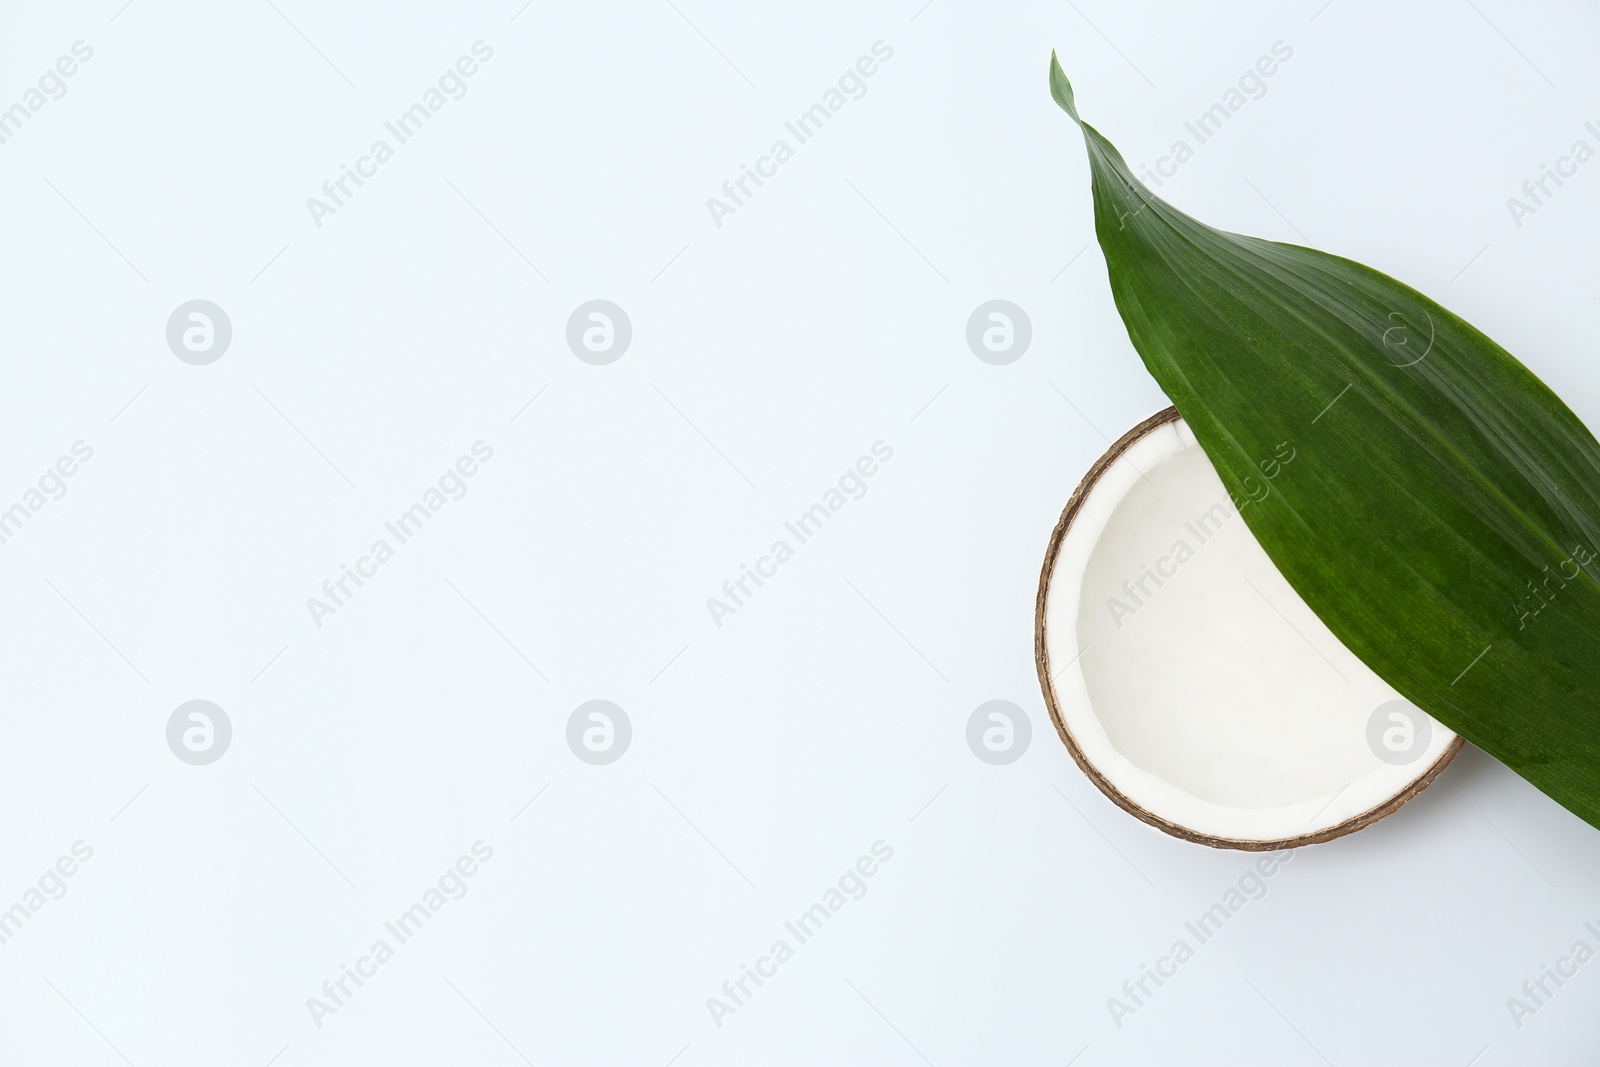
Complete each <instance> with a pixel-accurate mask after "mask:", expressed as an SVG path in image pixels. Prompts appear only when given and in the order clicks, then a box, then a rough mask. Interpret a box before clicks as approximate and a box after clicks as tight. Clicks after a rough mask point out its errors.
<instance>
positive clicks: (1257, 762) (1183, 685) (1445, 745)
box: [1039, 420, 1459, 848]
mask: <svg viewBox="0 0 1600 1067" xmlns="http://www.w3.org/2000/svg"><path fill="white" fill-rule="evenodd" d="M1130 436H1132V435H1130ZM1291 448H1292V446H1286V447H1285V448H1284V449H1283V454H1284V455H1290V454H1291ZM1113 452H1115V449H1114V450H1113ZM1263 458H1264V459H1266V460H1268V465H1267V468H1266V469H1267V470H1271V471H1272V472H1273V473H1274V476H1275V478H1293V477H1294V476H1295V470H1294V461H1293V460H1292V459H1291V460H1290V461H1289V462H1288V463H1287V464H1283V463H1281V461H1280V462H1278V463H1277V465H1276V466H1274V461H1277V460H1279V457H1263ZM1301 462H1308V461H1307V460H1305V459H1304V458H1302V459H1301ZM1272 483H1273V479H1269V478H1267V477H1265V476H1263V478H1262V479H1261V480H1260V483H1259V487H1258V488H1257V490H1256V492H1257V493H1263V492H1264V493H1265V495H1264V496H1263V498H1262V499H1261V500H1259V501H1257V502H1249V503H1245V504H1244V507H1246V508H1249V507H1271V506H1273V504H1274V503H1275V502H1274V501H1273V500H1272V499H1271V493H1272V492H1275V490H1274V489H1273V487H1272ZM1069 510H1070V509H1069ZM1052 545H1053V551H1054V552H1055V556H1054V559H1055V565H1054V567H1053V569H1051V568H1049V566H1048V563H1047V577H1046V579H1045V583H1044V586H1043V589H1042V593H1041V612H1040V619H1039V622H1040V624H1041V625H1042V628H1043V632H1042V635H1041V638H1042V640H1041V651H1042V653H1043V656H1042V660H1041V675H1042V676H1044V677H1045V678H1046V681H1045V689H1046V697H1047V699H1048V700H1049V702H1050V704H1051V709H1052V713H1053V714H1054V715H1056V716H1057V717H1058V720H1059V721H1058V727H1059V728H1060V729H1061V730H1062V733H1063V737H1064V739H1066V740H1067V742H1068V745H1069V748H1071V747H1074V746H1075V747H1076V750H1077V751H1076V752H1075V753H1074V755H1075V757H1076V758H1078V759H1079V761H1080V763H1083V764H1087V766H1085V768H1084V769H1085V770H1086V771H1088V772H1089V773H1090V776H1091V777H1092V778H1096V779H1097V784H1098V785H1100V787H1101V788H1102V789H1103V790H1105V791H1106V792H1107V794H1108V795H1110V796H1111V797H1112V798H1113V799H1114V800H1116V801H1117V802H1118V803H1119V804H1122V805H1123V806H1124V807H1126V808H1129V810H1133V811H1134V812H1135V814H1140V815H1141V817H1147V818H1148V821H1152V822H1155V823H1156V824H1157V825H1161V826H1162V828H1164V829H1167V830H1168V831H1169V832H1173V833H1177V834H1179V835H1180V836H1184V837H1190V838H1191V839H1197V840H1202V841H1203V842H1204V843H1207V844H1213V845H1219V846H1234V847H1246V848H1249V847H1256V848H1260V847H1267V845H1268V843H1280V844H1281V843H1290V842H1294V843H1302V842H1303V839H1306V838H1308V837H1318V835H1321V836H1320V838H1318V839H1326V838H1327V837H1329V836H1337V835H1338V834H1339V833H1345V832H1348V831H1349V830H1351V829H1357V828H1359V827H1360V826H1362V825H1365V824H1366V822H1369V821H1372V820H1373V819H1375V818H1377V817H1380V816H1381V815H1384V814H1387V813H1388V812H1389V811H1392V810H1394V808H1395V807H1398V806H1399V804H1400V803H1403V802H1404V801H1405V800H1406V799H1409V797H1410V796H1411V795H1413V794H1414V793H1415V792H1416V791H1417V790H1418V789H1419V788H1421V786H1422V785H1424V784H1426V783H1427V782H1428V781H1430V780H1431V779H1432V776H1433V775H1434V774H1436V773H1438V770H1439V769H1442V766H1443V764H1444V763H1446V762H1448V760H1449V758H1450V757H1451V756H1453V755H1454V753H1455V751H1456V749H1457V748H1459V742H1458V740H1457V738H1456V735H1455V734H1453V733H1452V732H1451V731H1449V730H1447V729H1445V728H1444V727H1443V726H1442V725H1441V724H1439V723H1438V722H1437V721H1435V720H1433V719H1431V718H1430V717H1429V716H1427V715H1425V714H1424V713H1423V712H1421V711H1420V710H1418V709H1416V708H1415V707H1414V706H1412V705H1409V704H1405V703H1404V702H1403V701H1402V699H1401V697H1400V696H1399V694H1398V693H1396V692H1395V690H1394V689H1393V688H1391V687H1390V686H1389V685H1388V684H1387V683H1385V682H1384V681H1383V680H1382V679H1380V678H1379V677H1378V676H1377V675H1376V674H1374V673H1373V672H1372V671H1371V670H1370V669H1368V668H1367V667H1366V666H1365V665H1364V664H1362V663H1361V661H1360V660H1358V659H1357V658H1356V657H1355V656H1354V654H1352V653H1351V652H1350V651H1349V650H1348V649H1346V648H1345V647H1344V645H1343V644H1342V643H1340V641H1339V639H1338V638H1336V637H1335V636H1334V635H1333V633H1332V632H1331V631H1329V630H1328V628H1327V627H1326V626H1325V625H1323V623H1322V622H1321V620H1319V619H1318V618H1317V616H1316V615H1315V614H1313V613H1312V611H1311V609H1310V608H1309V607H1307V606H1306V604H1305V602H1304V601H1303V600H1301V599H1300V597H1299V595H1298V594H1296V593H1295V591H1294V590H1293V589H1292V588H1291V587H1290V585H1289V583H1288V582H1287V581H1286V580H1285V579H1284V577H1283V576H1282V575H1281V574H1280V573H1279V572H1278V570H1277V568H1276V567H1274V566H1273V564H1272V562H1271V560H1269V559H1268V558H1267V555H1266V553H1265V552H1264V551H1263V550H1262V548H1261V546H1260V544H1259V543H1258V542H1257V541H1256V539H1255V537H1254V535H1252V534H1251V532H1250V530H1249V528H1248V527H1247V526H1246V525H1245V520H1244V518H1243V516H1242V515H1241V513H1240V510H1239V509H1238V508H1236V507H1235V506H1234V505H1233V504H1232V503H1231V502H1230V499H1229V496H1228V492H1227V490H1226V489H1225V488H1224V487H1223V484H1222V481H1221V479H1220V478H1219V477H1218V475H1217V472H1216V469H1215V468H1214V467H1213V466H1212V465H1211V461H1210V460H1209V459H1208V458H1207V457H1206V454H1205V452H1204V451H1203V450H1202V449H1201V448H1200V447H1199V445H1198V444H1197V442H1196V441H1195V438H1194V435H1193V433H1192V432H1191V431H1190V430H1189V428H1188V426H1187V425H1186V424H1185V423H1184V422H1183V421H1182V420H1176V421H1168V422H1166V423H1165V424H1164V425H1158V426H1155V427H1154V428H1153V429H1149V430H1147V431H1146V432H1144V434H1143V435H1142V436H1140V437H1138V438H1137V440H1135V441H1134V442H1133V444H1132V445H1131V447H1128V448H1127V450H1126V451H1124V452H1123V453H1122V454H1121V455H1120V456H1118V457H1117V458H1115V459H1114V460H1112V461H1111V462H1110V464H1109V466H1107V467H1106V468H1105V469H1104V470H1103V471H1102V472H1101V473H1100V476H1099V478H1098V480H1097V481H1095V482H1094V483H1093V485H1092V487H1089V488H1088V489H1087V493H1086V495H1082V496H1081V497H1080V500H1079V506H1078V509H1077V511H1076V514H1075V515H1072V516H1071V517H1070V523H1069V525H1068V526H1067V528H1066V531H1065V533H1064V534H1063V535H1061V536H1059V538H1058V539H1057V540H1056V541H1053V542H1052ZM1395 702H1399V703H1395ZM1386 706H1389V707H1388V708H1387V709H1386V710H1385V711H1384V712H1382V713H1381V714H1380V713H1379V709H1385V707H1386ZM1397 710H1399V711H1400V712H1401V717H1399V718H1395V717H1394V712H1395V711H1397ZM1407 712H1408V713H1409V718H1408V717H1407ZM1375 719H1377V720H1378V727H1377V728H1374V727H1373V725H1372V724H1373V722H1374V720H1375ZM1375 730H1376V732H1375ZM1374 737H1376V738H1378V740H1376V741H1374V740H1373V738H1374ZM1380 749H1387V751H1388V755H1387V757H1386V758H1380V755H1379V754H1378V753H1379V750H1380Z"/></svg>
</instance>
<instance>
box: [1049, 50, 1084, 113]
mask: <svg viewBox="0 0 1600 1067" xmlns="http://www.w3.org/2000/svg"><path fill="white" fill-rule="evenodd" d="M1050 95H1051V96H1053V97H1054V98H1055V101H1056V103H1058V104H1060V105H1061V110H1062V111H1065V112H1066V113H1067V114H1069V115H1071V116H1072V118H1073V121H1075V122H1081V121H1082V120H1081V119H1079V118H1078V105H1077V103H1076V102H1075V101H1074V100H1073V97H1072V83H1071V82H1070V81H1068V80H1067V74H1066V71H1064V70H1062V69H1061V61H1060V60H1059V59H1057V58H1056V53H1055V50H1054V49H1052V50H1051V52H1050Z"/></svg>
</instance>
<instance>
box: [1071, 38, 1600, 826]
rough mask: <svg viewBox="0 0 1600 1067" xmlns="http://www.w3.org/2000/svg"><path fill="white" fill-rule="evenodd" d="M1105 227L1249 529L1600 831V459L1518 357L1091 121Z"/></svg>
mask: <svg viewBox="0 0 1600 1067" xmlns="http://www.w3.org/2000/svg"><path fill="white" fill-rule="evenodd" d="M1050 91H1051V95H1053V96H1054V97H1055V99H1056V102H1057V103H1058V104H1060V105H1061V107H1062V108H1063V109H1064V110H1065V111H1066V112H1067V114H1069V115H1071V116H1072V118H1073V120H1074V121H1076V122H1077V123H1078V125H1079V126H1080V127H1081V128H1082V131H1083V136H1084V140H1085V142H1086V144H1087V146H1088V150H1089V161H1090V165H1091V170H1092V172H1093V187H1094V212H1095V232H1096V235H1097V237H1098V239H1099V242H1100V247H1101V249H1102V250H1103V252H1104V253H1105V259H1106V264H1107V267H1108V270H1109V272H1110V277H1111V289H1112V293H1113V295H1114V297H1115V299H1116V303H1117V308H1118V310H1119V311H1120V312H1121V314H1122V318H1123V321H1124V323H1126V325H1127V328H1128V335H1129V337H1130V338H1131V339H1132V341H1133V345H1134V347H1135V348H1136V349H1137V350H1138V352H1139V355H1140V356H1141V357H1142V358H1143V360H1144V363H1145V366H1146V367H1147V368H1148V369H1149V371H1150V373H1151V374H1152V375H1154V377H1155V379H1156V381H1157V382H1159V383H1160V385H1161V387H1162V389H1163V390H1165V391H1166V393H1167V395H1168V396H1170V397H1171V398H1172V400H1173V402H1174V403H1175V404H1177V406H1178V410H1179V411H1180V412H1181V413H1182V414H1183V416H1184V418H1185V419H1186V420H1187V421H1188V423H1189V425H1190V426H1191V427H1192V428H1193V430H1194V433H1195V436H1196V437H1197V438H1198V440H1199V442H1200V444H1201V446H1202V447H1203V448H1204V449H1205V451H1206V454H1207V455H1208V456H1209V457H1210V458H1211V461H1212V462H1213V463H1214V464H1215V466H1216V468H1217V471H1218V472H1219V473H1220V474H1221V476H1222V480H1223V483H1224V484H1225V485H1226V486H1227V487H1228V490H1229V491H1230V493H1232V494H1234V496H1235V499H1237V500H1241V501H1242V500H1245V499H1247V498H1250V497H1252V496H1256V495H1259V494H1260V493H1261V491H1262V490H1263V488H1264V487H1266V482H1265V479H1264V478H1263V477H1262V471H1261V470H1260V469H1258V466H1257V465H1258V463H1260V462H1262V461H1265V460H1269V459H1270V458H1271V457H1272V456H1273V455H1274V451H1275V449H1276V448H1277V447H1278V446H1279V444H1280V443H1283V442H1288V443H1289V444H1291V445H1292V446H1293V447H1294V448H1295V449H1296V453H1297V455H1296V459H1295V463H1294V466H1293V467H1292V468H1289V469H1287V470H1285V471H1284V472H1283V473H1282V474H1281V475H1280V476H1279V477H1277V478H1276V479H1274V480H1273V481H1272V482H1271V483H1270V495H1268V496H1266V497H1265V498H1264V499H1262V500H1261V502H1260V503H1257V504H1252V505H1250V506H1248V507H1245V508H1244V509H1243V511H1242V514H1243V517H1244V518H1245V521H1246V523H1247V525H1248V526H1249V527H1250V529H1251V531H1252V532H1253V533H1254V534H1255V536H1256V538H1257V539H1258V540H1259V541H1260V542H1261V545H1262V547H1263V548H1264V549H1265V550H1266V552H1267V555H1268V556H1269V557H1270V558H1271V559H1272V560H1273V562H1274V563H1275V564H1276V565H1277V566H1278V568H1279V570H1281V571H1282V572H1283V574H1284V576H1285V577H1286V578H1287V579H1288V580H1289V583H1290V584H1291V585H1292V586H1294V588H1295V590H1296V591H1298V592H1299V594H1300V595H1301V596H1302V597H1303V598H1304V599H1305V601H1306V603H1307V604H1309V605H1310V607H1311V608H1312V610H1313V611H1315V612H1316V613H1317V615H1319V616H1320V617H1321V618H1322V620H1323V621H1324V622H1325V623H1327V625H1328V627H1329V629H1331V630H1332V631H1333V632H1334V633H1335V634H1336V635H1338V637H1339V638H1340V640H1342V641H1343V642H1344V643H1345V645H1346V646H1348V647H1349V648H1350V650H1351V651H1352V652H1354V653H1355V654H1356V655H1357V656H1359V657H1360V658H1361V659H1362V660H1363V661H1365V662H1366V663H1367V664H1368V666H1370V667H1371V668H1372V669H1373V670H1374V671H1375V672H1376V673H1377V674H1378V675H1380V676H1381V677H1382V678H1384V680H1386V681H1387V682H1389V684H1390V685H1392V686H1394V687H1395V688H1396V689H1397V690H1399V691H1400V693H1402V694H1403V695H1404V696H1405V697H1406V698H1407V699H1409V700H1411V701H1412V702H1413V703H1415V704H1417V705H1418V706H1419V707H1421V708H1423V709H1424V710H1426V711H1428V712H1429V713H1430V714H1432V715H1433V716H1434V717H1435V718H1437V719H1438V720H1439V721H1441V722H1443V723H1444V724H1445V725H1447V726H1449V727H1450V728H1451V729H1453V730H1455V731H1457V732H1458V733H1460V734H1462V735H1464V736H1465V737H1466V738H1467V739H1468V740H1470V741H1472V742H1473V743H1474V744H1476V745H1478V746H1480V747H1481V748H1483V749H1485V750H1487V751H1488V752H1490V753H1491V754H1493V755H1494V756H1496V757H1498V758H1499V759H1501V760H1502V761H1504V762H1505V763H1507V764H1508V765H1510V766H1511V767H1512V768H1513V769H1514V770H1516V771H1517V772H1518V773H1519V774H1521V775H1522V776H1523V777H1525V778H1527V779H1528V780H1529V781H1530V782H1532V783H1533V784H1534V785H1535V786H1537V787H1538V788H1539V789H1541V790H1543V791H1544V792H1545V793H1546V794H1548V795H1549V796H1550V797H1552V798H1553V799H1555V800H1556V801H1557V802H1559V803H1560V804H1562V805H1564V806H1565V807H1567V808H1568V809H1569V810H1571V811H1572V812H1574V813H1575V814H1577V815H1578V816H1579V817H1581V818H1583V819H1584V820H1586V821H1587V822H1589V823H1590V824H1591V825H1595V826H1600V581H1597V580H1600V445H1597V444H1596V442H1595V439H1594V436H1593V435H1592V434H1591V433H1590V432H1589V431H1588V429H1587V428H1586V427H1585V426H1584V425H1583V423H1582V422H1580V421H1579V420H1578V418H1577V416H1575V415H1574V414H1573V413H1572V412H1571V411H1570V410H1569V409H1568V408H1567V406H1566V405H1565V404H1563V403H1562V402H1561V399H1560V398H1559V397H1557V396H1556V395H1555V393H1553V392H1552V391H1551V390H1550V389H1549V388H1548V387H1547V386H1546V385H1545V384H1544V383H1543V382H1541V381H1540V380H1539V379H1538V378H1537V377H1535V376H1534V374H1533V373H1532V372H1531V371H1529V370H1528V368H1526V367H1524V366H1523V365H1522V364H1521V363H1519V362H1518V361H1517V360H1516V359H1515V358H1514V357H1513V356H1512V355H1511V354H1510V353H1508V352H1506V351H1505V349H1503V348H1501V347H1500V346H1499V345H1497V344H1495V343H1494V342H1493V341H1491V340H1490V339H1489V338H1487V337H1485V336H1484V335H1483V334H1482V333H1480V332H1479V331H1478V330H1477V329H1475V328H1474V327H1473V326H1472V325H1471V324H1470V323H1468V322H1466V321H1464V320H1462V319H1461V318H1459V317H1457V316H1456V315H1454V314H1452V313H1451V312H1449V311H1447V310H1446V309H1444V308H1442V307H1440V306H1439V305H1438V304H1436V303H1434V302H1433V301H1432V300H1430V299H1428V298H1427V297H1426V296H1423V295H1422V294H1421V293H1419V292H1417V291H1416V290H1414V289H1412V288H1410V287H1409V286H1406V285H1403V284H1401V283H1400V282H1397V281H1395V280H1394V279H1393V278H1390V277H1388V276H1387V275H1384V274H1381V273H1379V272H1378V271H1375V270H1373V269H1371V268H1370V267H1366V266H1363V265H1362V264H1360V263H1355V262H1352V261H1350V260H1348V259H1341V258H1340V257H1338V256H1332V255H1328V254H1327V253H1324V252H1319V251H1316V250H1315V249H1310V248H1302V247H1299V246H1297V245H1287V244H1279V243H1276V242H1273V241H1264V240H1260V239H1258V238H1254V237H1245V236H1241V235H1239V234H1233V233H1225V232H1223V231H1221V230H1216V229H1213V228H1212V227H1210V226H1206V225H1204V224H1203V223H1200V222H1197V221H1195V220H1194V219H1192V218H1190V217H1189V216H1187V215H1185V214H1183V213H1182V212H1181V211H1178V210H1177V209H1175V208H1173V207H1172V206H1171V205H1169V204H1167V203H1165V202H1164V201H1162V200H1161V199H1160V198H1158V197H1156V196H1155V195H1154V194H1152V193H1151V192H1150V191H1149V190H1148V189H1146V188H1145V187H1144V185H1142V184H1141V183H1140V182H1139V181H1138V179H1136V178H1135V177H1134V176H1133V173H1132V172H1131V171H1130V170H1129V168H1128V166H1127V164H1126V163H1125V162H1124V161H1123V158H1122V156H1121V155H1120V154H1119V153H1118V152H1117V150H1116V148H1115V147H1113V146H1112V144H1111V142H1110V141H1108V140H1106V139H1105V138H1104V137H1103V136H1101V134H1100V133H1099V132H1098V131H1096V130H1095V129H1094V128H1093V127H1092V126H1090V125H1088V124H1087V123H1085V122H1083V121H1082V120H1081V119H1079V117H1078V113H1077V108H1076V106H1075V104H1074V101H1073V94H1072V86H1071V84H1070V83H1069V82H1068V81H1067V78H1066V75H1065V74H1064V73H1063V72H1062V70H1061V66H1060V64H1059V63H1057V62H1056V60H1055V57H1054V56H1052V57H1051V62H1050Z"/></svg>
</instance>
